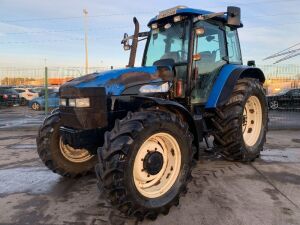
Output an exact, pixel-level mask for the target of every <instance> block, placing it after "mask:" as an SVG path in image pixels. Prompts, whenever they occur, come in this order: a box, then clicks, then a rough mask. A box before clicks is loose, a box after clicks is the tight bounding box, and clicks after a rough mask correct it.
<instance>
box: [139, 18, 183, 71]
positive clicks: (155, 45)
mask: <svg viewBox="0 0 300 225" xmlns="http://www.w3.org/2000/svg"><path fill="white" fill-rule="evenodd" d="M188 24H189V21H187V20H186V21H182V22H179V23H167V24H165V25H164V26H162V27H160V28H158V29H154V30H152V31H151V35H150V40H149V43H148V48H147V50H146V51H147V52H146V54H145V61H144V62H145V66H152V65H153V64H154V63H155V62H156V61H158V60H161V59H172V60H174V63H185V62H187V59H188V49H189V32H188V29H189V26H188Z"/></svg>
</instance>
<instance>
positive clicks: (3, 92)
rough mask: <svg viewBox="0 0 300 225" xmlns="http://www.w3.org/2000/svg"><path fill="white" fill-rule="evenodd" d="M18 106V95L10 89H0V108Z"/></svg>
mask: <svg viewBox="0 0 300 225" xmlns="http://www.w3.org/2000/svg"><path fill="white" fill-rule="evenodd" d="M19 104H20V98H19V93H18V92H16V91H15V90H14V89H13V88H11V87H0V106H14V105H19Z"/></svg>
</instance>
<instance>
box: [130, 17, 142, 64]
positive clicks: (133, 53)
mask: <svg viewBox="0 0 300 225" xmlns="http://www.w3.org/2000/svg"><path fill="white" fill-rule="evenodd" d="M133 23H134V35H133V39H132V45H131V51H130V57H129V63H128V65H127V67H134V63H135V57H136V50H137V46H138V40H139V32H140V24H139V21H138V20H137V18H136V17H133Z"/></svg>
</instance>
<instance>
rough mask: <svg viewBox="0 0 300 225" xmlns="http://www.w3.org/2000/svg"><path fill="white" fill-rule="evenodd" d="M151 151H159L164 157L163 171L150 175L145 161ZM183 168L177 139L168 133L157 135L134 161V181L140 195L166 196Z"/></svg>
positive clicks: (138, 153)
mask: <svg viewBox="0 0 300 225" xmlns="http://www.w3.org/2000/svg"><path fill="white" fill-rule="evenodd" d="M149 151H151V152H152V151H157V152H159V153H160V154H161V155H162V157H163V165H162V168H161V170H160V171H159V172H158V173H157V174H155V175H150V174H148V173H147V171H145V170H144V167H143V160H144V159H145V157H146V155H147V154H148V153H149ZM180 168H181V150H180V148H179V145H178V142H177V141H176V139H175V138H174V137H173V136H172V135H170V134H167V133H157V134H154V135H152V136H151V137H150V138H148V139H147V140H146V141H145V142H144V143H143V144H142V146H141V147H140V149H139V150H138V152H137V155H136V157H135V160H134V166H133V179H134V184H135V186H136V188H137V190H138V191H139V193H140V194H142V195H143V196H145V197H147V198H157V197H160V196H162V195H164V194H165V193H166V192H167V191H169V190H170V189H171V187H172V186H173V185H174V183H175V182H176V180H177V178H178V175H179V172H180Z"/></svg>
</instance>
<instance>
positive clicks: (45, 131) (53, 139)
mask: <svg viewBox="0 0 300 225" xmlns="http://www.w3.org/2000/svg"><path fill="white" fill-rule="evenodd" d="M60 126H61V122H60V116H59V112H55V113H53V114H51V115H50V116H48V117H47V118H46V119H45V121H44V123H43V125H42V126H41V127H40V129H39V134H38V137H37V139H36V142H37V151H38V154H39V156H40V158H41V160H42V161H43V163H44V164H45V165H46V166H47V167H48V168H49V169H50V170H52V171H53V172H54V173H58V174H60V175H61V176H66V177H79V176H83V175H85V174H86V173H88V172H89V171H91V170H92V169H93V168H94V166H95V164H96V162H97V157H95V156H93V155H91V154H90V153H89V152H88V151H87V150H86V149H74V148H72V147H71V146H69V145H65V144H64V143H63V141H62V139H61V137H60V135H59V127H60Z"/></svg>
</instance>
